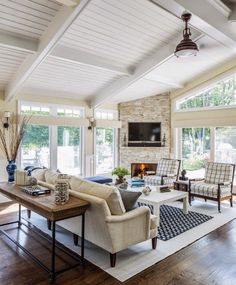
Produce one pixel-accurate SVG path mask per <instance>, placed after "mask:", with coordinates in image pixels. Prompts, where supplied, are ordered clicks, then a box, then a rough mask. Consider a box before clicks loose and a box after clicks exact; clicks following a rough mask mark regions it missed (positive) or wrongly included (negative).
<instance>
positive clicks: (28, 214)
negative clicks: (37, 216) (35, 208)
mask: <svg viewBox="0 0 236 285" xmlns="http://www.w3.org/2000/svg"><path fill="white" fill-rule="evenodd" d="M27 218H28V219H30V218H31V210H29V209H27Z"/></svg>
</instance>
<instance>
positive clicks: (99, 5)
mask: <svg viewBox="0 0 236 285" xmlns="http://www.w3.org/2000/svg"><path fill="white" fill-rule="evenodd" d="M180 23H181V21H180V20H179V19H177V18H176V17H174V16H172V15H171V14H169V13H167V12H166V11H164V10H162V9H161V8H159V7H157V6H155V5H153V4H152V3H150V2H148V1H143V0H136V1H130V0H129V1H127V0H121V1H117V0H93V1H92V2H91V3H90V5H88V7H87V8H86V9H85V10H84V11H83V13H82V14H81V15H80V17H79V18H78V19H77V20H76V21H75V22H74V23H73V24H72V25H71V27H70V28H69V30H68V31H67V32H66V33H65V35H64V36H63V38H62V40H61V42H60V44H63V45H66V46H70V47H74V48H76V49H78V50H81V51H86V52H90V53H92V54H98V55H100V56H101V57H103V58H106V59H107V60H111V61H112V60H115V61H116V62H120V64H121V65H122V66H123V67H126V68H127V67H136V66H137V64H138V63H139V62H140V61H141V60H142V59H143V58H145V57H146V56H148V55H150V54H151V53H152V52H153V51H154V50H156V49H158V48H160V47H162V46H164V45H166V44H168V43H169V42H170V41H171V40H172V39H173V38H176V35H179V34H180V33H182V26H181V25H180Z"/></svg>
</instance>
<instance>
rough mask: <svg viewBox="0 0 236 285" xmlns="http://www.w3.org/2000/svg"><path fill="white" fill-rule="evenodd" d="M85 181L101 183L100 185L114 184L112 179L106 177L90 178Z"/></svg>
mask: <svg viewBox="0 0 236 285" xmlns="http://www.w3.org/2000/svg"><path fill="white" fill-rule="evenodd" d="M84 179H85V180H88V181H92V182H96V183H100V184H107V183H111V182H112V178H110V177H106V176H89V177H85V178H84Z"/></svg>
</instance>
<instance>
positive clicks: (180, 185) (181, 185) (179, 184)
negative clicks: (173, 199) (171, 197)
mask: <svg viewBox="0 0 236 285" xmlns="http://www.w3.org/2000/svg"><path fill="white" fill-rule="evenodd" d="M174 189H175V190H180V191H185V192H188V190H189V181H188V180H178V181H174Z"/></svg>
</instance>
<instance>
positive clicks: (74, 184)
mask: <svg viewBox="0 0 236 285" xmlns="http://www.w3.org/2000/svg"><path fill="white" fill-rule="evenodd" d="M83 181H84V180H83V179H82V178H80V177H77V176H72V177H71V178H70V180H69V184H70V189H73V190H74V189H75V190H76V189H78V188H79V187H80V186H81V184H82V183H83Z"/></svg>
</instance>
